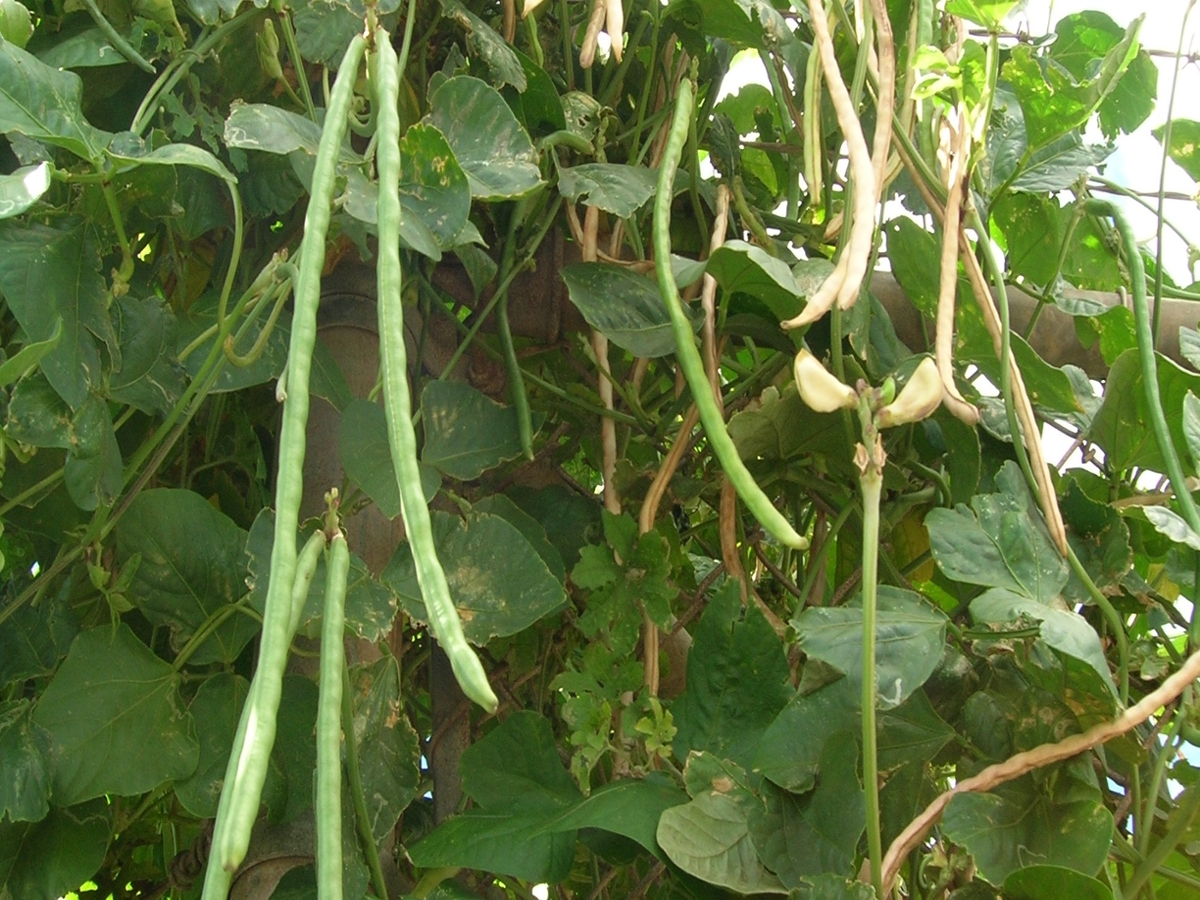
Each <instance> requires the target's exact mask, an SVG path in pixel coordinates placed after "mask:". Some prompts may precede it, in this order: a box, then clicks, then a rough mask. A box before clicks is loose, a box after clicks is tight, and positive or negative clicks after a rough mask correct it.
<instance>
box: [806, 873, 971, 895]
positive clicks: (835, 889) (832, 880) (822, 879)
mask: <svg viewBox="0 0 1200 900" xmlns="http://www.w3.org/2000/svg"><path fill="white" fill-rule="evenodd" d="M791 896H792V898H794V900H875V890H874V889H873V888H872V887H871V886H870V885H869V884H863V883H862V882H861V881H855V880H853V879H850V878H842V877H840V876H838V875H818V876H816V877H815V878H804V879H801V884H800V888H799V890H795V889H793V891H792V893H791ZM956 900H957V898H956Z"/></svg>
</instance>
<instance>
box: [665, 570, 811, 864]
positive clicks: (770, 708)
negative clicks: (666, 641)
mask: <svg viewBox="0 0 1200 900" xmlns="http://www.w3.org/2000/svg"><path fill="white" fill-rule="evenodd" d="M742 612H743V610H742V603H741V597H740V595H739V593H738V589H737V585H736V584H735V583H734V582H733V581H732V580H731V581H728V582H727V583H726V586H725V587H724V588H722V589H721V591H720V592H719V593H718V594H717V595H716V596H715V597H713V598H712V599H711V600H710V601H709V604H708V608H707V609H706V610H705V611H704V615H703V616H702V617H701V619H700V624H699V625H698V626H697V628H696V632H695V635H694V643H693V645H692V649H691V652H690V653H689V655H688V668H687V688H686V689H685V690H684V692H683V694H682V695H681V696H680V697H679V699H678V700H676V701H675V704H674V706H673V707H672V713H673V714H674V716H675V726H676V728H678V731H677V733H676V735H675V740H674V742H673V744H672V746H673V747H674V749H675V755H676V757H678V758H679V759H681V760H682V759H686V758H687V754H688V752H689V751H692V750H708V751H711V752H712V753H715V754H716V755H718V756H721V757H724V758H726V759H730V760H733V761H734V762H736V763H738V764H739V765H741V766H742V767H743V768H746V767H749V765H750V764H751V763H752V762H753V761H754V755H755V753H756V752H757V749H758V741H759V738H760V737H762V735H763V732H764V731H766V730H767V728H768V727H769V726H770V725H771V723H772V722H773V721H775V717H776V716H778V715H779V712H780V710H782V709H783V708H784V706H786V705H787V702H788V701H789V700H790V699H791V698H792V693H793V692H792V688H791V685H790V673H789V670H788V664H787V657H786V656H785V655H784V652H783V645H782V644H781V643H780V640H779V637H778V636H777V635H776V634H775V632H774V631H773V630H772V628H771V626H770V624H768V622H767V620H766V619H765V618H764V617H763V614H762V612H761V611H760V610H759V609H758V607H757V606H755V605H753V604H751V605H749V606H748V607H747V608H746V610H745V618H744V620H743V618H742ZM660 837H661V835H660ZM664 849H666V848H665V847H664ZM672 859H674V857H672ZM676 862H678V860H676ZM685 868H686V867H685ZM693 874H695V873H693Z"/></svg>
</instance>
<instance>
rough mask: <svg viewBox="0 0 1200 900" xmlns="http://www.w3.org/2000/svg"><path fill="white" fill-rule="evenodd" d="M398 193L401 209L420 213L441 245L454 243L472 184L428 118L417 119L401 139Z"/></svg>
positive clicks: (467, 207) (463, 223) (463, 221)
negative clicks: (426, 119)
mask: <svg viewBox="0 0 1200 900" xmlns="http://www.w3.org/2000/svg"><path fill="white" fill-rule="evenodd" d="M400 194H401V196H402V198H403V205H404V209H405V210H410V211H411V212H412V213H413V214H415V215H416V216H418V217H420V219H421V221H423V222H424V223H425V225H426V226H428V228H429V231H430V232H431V233H432V234H433V236H434V238H436V240H437V244H438V246H439V247H440V248H441V249H443V250H448V249H449V248H450V247H453V246H454V244H455V243H456V242H457V238H458V235H459V234H460V233H461V232H462V230H463V228H464V227H465V226H466V224H467V214H468V213H470V211H471V187H470V184H469V183H468V182H467V176H466V173H465V172H463V170H462V166H460V165H459V164H458V160H457V159H455V158H454V151H453V150H451V149H450V144H449V143H447V141H446V136H445V135H444V134H442V133H441V132H440V131H438V129H437V128H435V127H434V126H432V125H430V124H429V123H428V122H417V123H416V124H415V125H413V126H411V127H410V128H409V129H408V131H406V132H404V137H402V138H401V139H400ZM401 224H403V222H402V223H401Z"/></svg>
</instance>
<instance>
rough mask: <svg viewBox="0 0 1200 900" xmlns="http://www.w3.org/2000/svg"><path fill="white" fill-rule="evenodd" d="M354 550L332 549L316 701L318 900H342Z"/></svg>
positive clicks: (341, 545)
mask: <svg viewBox="0 0 1200 900" xmlns="http://www.w3.org/2000/svg"><path fill="white" fill-rule="evenodd" d="M349 572H350V550H349V548H348V547H347V546H346V536H345V535H344V534H342V533H341V532H340V531H339V532H338V533H337V534H335V535H334V536H333V541H332V542H331V543H330V545H329V560H328V562H327V564H326V567H325V613H324V619H323V621H322V624H321V694H320V699H319V700H318V702H317V802H316V815H317V900H342V752H341V751H342V666H343V664H344V662H345V656H346V653H345V645H344V644H343V643H342V640H343V637H344V632H345V623H346V609H345V601H346V578H347V576H348V575H349Z"/></svg>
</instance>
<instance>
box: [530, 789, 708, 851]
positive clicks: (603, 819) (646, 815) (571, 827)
mask: <svg viewBox="0 0 1200 900" xmlns="http://www.w3.org/2000/svg"><path fill="white" fill-rule="evenodd" d="M657 774H658V773H651V774H650V775H649V776H647V777H646V778H636V779H635V778H626V779H622V780H620V781H616V782H611V783H609V784H606V785H605V786H604V787H602V788H600V789H598V790H595V791H592V793H591V794H589V795H588V796H587V797H585V798H584V799H582V800H580V801H579V802H578V803H576V804H575V805H574V806H573V807H571V808H570V809H569V810H565V811H563V812H561V813H557V814H555V815H552V816H550V818H549V819H548V820H547V822H546V826H545V830H546V831H553V832H560V831H576V830H579V829H583V828H598V829H601V830H602V831H608V832H612V833H613V834H619V835H622V836H623V837H627V838H629V839H630V840H632V841H636V842H637V843H638V844H640V845H641V846H642V847H643V848H644V849H646V850H647V851H648V852H650V853H653V854H654V855H655V856H658V857H660V858H662V856H663V854H662V851H661V849H660V848H659V846H658V839H657V838H656V837H655V833H656V832H657V830H658V820H659V819H660V818H661V817H662V814H663V813H664V812H665V811H666V810H668V809H670V808H671V807H673V806H679V805H680V804H682V803H687V801H688V798H687V794H685V793H684V792H683V791H681V790H680V789H679V788H678V787H676V786H675V785H674V784H673V783H672V782H670V781H668V780H667V779H665V778H659V777H656V775H657Z"/></svg>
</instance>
